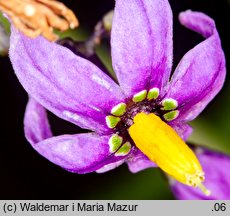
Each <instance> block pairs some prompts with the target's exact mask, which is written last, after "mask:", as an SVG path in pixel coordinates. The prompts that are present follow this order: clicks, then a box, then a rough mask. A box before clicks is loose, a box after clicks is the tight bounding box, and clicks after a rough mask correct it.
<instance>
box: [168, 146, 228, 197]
mask: <svg viewBox="0 0 230 216" xmlns="http://www.w3.org/2000/svg"><path fill="white" fill-rule="evenodd" d="M195 152H196V155H197V157H198V159H199V161H200V163H201V165H202V167H203V170H204V172H205V174H206V181H205V185H206V186H207V187H208V188H209V189H210V190H211V191H212V193H211V195H210V196H208V197H207V196H205V195H204V194H202V193H201V191H200V190H198V189H197V188H193V187H186V186H185V185H183V184H181V183H179V182H177V181H174V180H172V181H170V183H171V187H172V191H173V193H174V195H175V196H176V198H178V199H183V200H204V199H213V200H229V199H230V182H229V179H230V172H229V170H230V157H229V156H228V155H224V154H222V153H217V152H214V151H211V150H207V149H203V148H197V149H196V150H195Z"/></svg>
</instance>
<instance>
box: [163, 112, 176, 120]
mask: <svg viewBox="0 0 230 216" xmlns="http://www.w3.org/2000/svg"><path fill="white" fill-rule="evenodd" d="M178 115H179V111H178V110H174V111H171V112H168V113H166V114H164V119H165V120H166V121H172V120H174V119H176V118H177V117H178Z"/></svg>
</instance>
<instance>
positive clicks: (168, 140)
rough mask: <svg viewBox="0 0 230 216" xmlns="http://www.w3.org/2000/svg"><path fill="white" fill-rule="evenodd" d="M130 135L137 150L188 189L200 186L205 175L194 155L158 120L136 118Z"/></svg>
mask: <svg viewBox="0 0 230 216" xmlns="http://www.w3.org/2000/svg"><path fill="white" fill-rule="evenodd" d="M129 134H130V136H131V138H132V139H133V141H134V142H135V144H136V146H137V147H138V148H139V149H140V150H141V151H142V152H143V153H144V154H145V155H146V156H147V157H148V158H149V159H150V160H151V161H153V162H155V163H156V164H157V165H158V166H159V167H160V168H161V169H162V170H163V171H164V172H166V173H167V174H168V175H170V176H171V177H173V178H175V179H176V180H177V181H179V182H182V183H183V184H186V185H190V186H194V187H197V186H200V185H201V182H202V181H203V180H204V172H203V170H202V168H201V165H200V163H199V161H198V159H197V158H196V156H195V154H194V153H193V151H192V150H191V149H190V148H189V147H188V146H187V145H186V144H185V142H184V141H183V140H182V139H181V138H180V136H179V135H178V134H177V133H176V132H175V130H174V129H173V128H172V127H170V126H169V125H168V124H166V123H165V122H163V121H162V120H161V119H160V118H159V117H158V116H156V115H155V114H153V113H151V114H145V113H139V114H137V115H136V116H135V117H134V124H133V125H132V126H131V127H130V128H129Z"/></svg>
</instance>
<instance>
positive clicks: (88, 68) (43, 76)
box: [10, 28, 124, 134]
mask: <svg viewBox="0 0 230 216" xmlns="http://www.w3.org/2000/svg"><path fill="white" fill-rule="evenodd" d="M10 43H11V46H10V59H11V62H12V65H13V68H14V70H15V73H16V75H17V77H18V78H19V81H20V82H21V84H22V85H23V87H24V88H25V89H26V91H27V92H28V93H29V94H30V95H31V96H32V97H33V98H34V99H35V100H36V101H37V102H39V103H40V104H42V105H43V106H44V107H45V108H47V109H48V110H50V111H51V112H53V113H54V114H56V115H57V116H59V117H60V118H62V119H65V120H67V121H70V122H72V123H74V124H76V125H78V126H80V127H82V128H87V129H90V130H93V131H97V132H98V133H102V134H103V133H108V132H109V129H108V128H107V126H106V122H105V116H106V115H107V113H109V112H110V110H111V109H112V107H113V106H115V105H117V104H118V103H120V102H121V101H123V100H124V97H123V94H122V93H121V91H120V88H119V86H118V85H116V84H115V83H114V82H113V81H112V80H111V79H110V78H109V77H108V76H107V75H105V74H104V73H103V72H102V71H101V70H100V69H99V68H98V67H96V66H95V65H93V64H92V63H90V62H89V61H87V60H86V59H83V58H81V57H78V56H76V55H75V54H73V53H72V52H71V51H70V50H68V49H67V48H65V47H62V46H60V45H58V44H55V43H51V42H49V41H47V40H46V39H44V38H43V37H38V38H36V39H30V38H27V37H26V36H24V35H22V34H21V33H19V32H17V30H15V29H14V28H12V34H11V42H10Z"/></svg>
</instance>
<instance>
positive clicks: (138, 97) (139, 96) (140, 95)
mask: <svg viewBox="0 0 230 216" xmlns="http://www.w3.org/2000/svg"><path fill="white" fill-rule="evenodd" d="M146 95H147V91H146V90H143V91H140V92H138V93H137V94H135V95H134V96H133V102H135V103H137V102H141V101H143V100H144V99H145V98H146Z"/></svg>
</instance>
